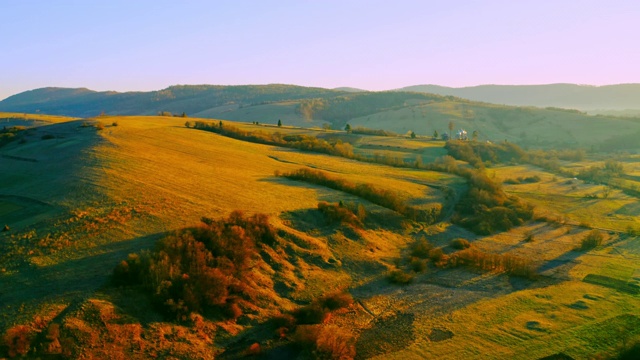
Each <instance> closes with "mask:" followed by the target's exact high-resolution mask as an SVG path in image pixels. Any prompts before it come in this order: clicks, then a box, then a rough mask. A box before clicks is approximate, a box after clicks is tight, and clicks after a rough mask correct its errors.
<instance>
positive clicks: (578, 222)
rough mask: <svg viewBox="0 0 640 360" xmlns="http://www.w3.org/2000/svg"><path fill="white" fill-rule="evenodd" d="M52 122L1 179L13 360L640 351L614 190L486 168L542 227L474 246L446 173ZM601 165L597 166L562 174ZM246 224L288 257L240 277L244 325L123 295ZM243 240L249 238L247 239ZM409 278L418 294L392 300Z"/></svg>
mask: <svg viewBox="0 0 640 360" xmlns="http://www.w3.org/2000/svg"><path fill="white" fill-rule="evenodd" d="M426 105H428V104H425V106H426ZM384 106H390V105H389V104H386V105H384ZM454 110H455V109H449V110H448V111H454ZM395 111H398V110H395ZM8 117H11V118H18V116H17V115H13V114H8ZM28 118H31V116H28ZM38 119H39V120H41V121H48V120H52V122H47V123H46V124H40V123H37V124H36V125H38V126H36V127H35V128H34V129H33V130H29V131H28V132H26V133H25V134H24V141H23V142H22V141H20V142H18V141H16V142H10V143H8V144H6V145H4V146H3V147H0V168H2V169H10V170H9V171H2V172H0V189H1V190H0V219H1V222H2V223H0V226H4V225H5V224H6V225H8V227H9V230H8V231H3V232H0V333H3V334H5V335H4V336H3V338H2V339H3V342H2V344H1V345H0V356H7V355H11V354H12V352H11V351H14V353H15V354H19V353H20V351H21V350H20V349H21V348H20V347H19V346H18V345H20V344H26V345H25V346H26V350H25V352H26V351H30V352H28V354H29V355H30V356H31V355H35V354H36V353H37V354H40V355H49V356H66V357H71V358H82V357H84V358H90V357H93V358H106V357H109V358H134V359H143V358H149V357H161V358H164V357H174V358H213V357H219V358H241V357H244V356H247V355H250V354H260V353H261V354H263V355H265V356H272V357H280V358H282V357H293V356H297V355H300V356H311V355H310V354H313V353H316V354H320V353H323V354H327V353H329V354H334V355H335V354H338V353H339V350H340V351H343V352H342V353H341V354H344V355H345V356H347V355H349V356H353V352H354V351H355V354H356V356H357V358H376V357H377V358H407V357H408V358H424V357H442V358H452V359H453V358H460V357H464V358H487V357H490V358H514V357H516V358H531V359H538V358H542V357H544V356H549V355H553V354H558V353H564V354H567V355H569V356H572V357H574V358H588V357H590V356H593V355H595V354H602V355H603V356H610V355H613V354H614V353H615V351H616V350H615V349H616V347H617V346H618V345H620V344H622V342H623V341H627V340H628V341H632V340H633V339H634V338H635V337H637V336H638V335H640V333H639V329H640V326H638V325H640V319H639V318H638V314H637V309H638V308H640V298H638V294H635V293H633V289H635V287H634V286H636V285H634V284H637V283H638V282H639V281H640V273H638V271H639V269H638V266H637V264H638V260H640V247H638V238H637V236H636V235H633V234H632V233H631V232H627V229H628V228H631V229H634V228H638V229H640V222H639V220H638V216H637V215H638V209H637V208H636V207H634V205H633V204H634V203H635V202H637V198H635V197H633V196H631V195H628V194H625V193H623V192H622V191H620V190H617V189H613V190H611V191H609V192H608V193H607V197H606V198H605V197H603V196H602V191H603V190H602V188H603V187H602V185H597V184H588V183H586V182H583V181H579V182H576V183H573V182H574V181H575V180H574V179H573V178H569V177H565V176H562V175H559V174H555V173H551V172H548V171H545V170H542V169H540V168H537V167H535V166H532V165H510V164H497V165H494V166H493V167H491V168H488V169H487V177H488V178H490V179H493V181H495V182H496V183H502V182H504V181H507V180H508V179H510V178H512V177H531V176H533V175H537V176H539V177H540V178H541V180H540V181H539V182H536V183H522V184H508V183H506V184H505V185H504V189H505V191H506V192H507V193H508V194H510V195H517V196H519V197H521V198H522V199H526V200H527V201H529V202H531V203H533V204H535V205H536V208H535V213H536V218H537V220H533V221H528V222H526V223H524V224H522V225H520V226H516V227H514V228H512V229H511V230H509V231H505V232H500V233H496V234H493V235H488V236H478V235H475V234H472V233H470V232H469V231H467V230H465V229H463V228H461V227H459V226H456V225H453V224H451V222H450V219H451V218H450V212H448V211H446V209H448V208H452V205H454V204H455V202H457V201H458V200H459V197H460V194H463V193H464V192H465V191H466V190H467V185H466V183H467V182H466V181H465V179H463V178H461V177H459V176H455V175H452V174H449V173H446V172H442V171H439V172H435V171H427V170H423V169H416V168H409V167H399V166H394V167H392V166H387V165H381V164H376V163H365V162H360V161H356V160H352V159H345V158H341V157H336V156H330V155H322V154H317V153H313V152H309V151H300V150H296V149H292V148H283V147H277V146H270V145H260V144H256V143H251V142H246V141H241V140H236V139H232V138H229V137H225V136H221V135H219V134H216V133H214V132H209V131H201V130H198V129H194V128H189V127H186V126H185V121H187V120H188V121H196V120H201V119H192V118H188V119H186V120H185V119H183V118H177V117H159V116H102V117H99V118H96V119H92V120H72V119H59V118H53V119H47V118H46V117H40V118H38ZM14 121H18V120H14ZM214 124H216V125H218V124H219V121H218V120H216V121H215V122H214ZM15 125H19V124H18V123H16V124H15ZM31 125H32V124H31ZM234 125H235V126H237V127H239V128H240V129H243V130H245V131H262V132H265V133H271V134H273V133H275V132H281V133H283V134H286V135H289V136H295V135H302V134H304V135H308V136H314V137H318V138H320V139H326V140H327V141H331V142H337V140H340V141H341V143H349V144H351V146H353V148H354V152H355V153H358V154H361V155H364V156H371V157H372V158H375V157H376V154H377V156H378V157H380V158H386V157H389V158H393V157H398V158H400V159H402V160H406V161H407V162H410V161H411V162H412V161H416V160H417V158H418V156H420V157H421V158H422V161H423V162H426V163H430V162H432V161H434V160H436V159H437V158H440V157H441V156H443V155H446V150H445V149H444V148H443V146H444V142H442V141H432V140H430V139H426V138H415V139H411V138H407V137H394V136H369V135H362V134H347V133H346V132H344V131H331V130H319V129H318V130H314V129H299V128H290V127H287V126H283V127H280V128H278V127H276V126H265V125H256V124H251V123H250V122H249V123H235V124H234ZM224 126H228V127H230V126H231V123H230V122H227V121H223V127H224ZM45 135H51V136H45ZM637 160H638V159H637V156H628V157H626V158H624V163H625V174H626V175H627V176H628V177H629V178H625V179H626V180H625V181H630V182H634V181H636V180H637V179H635V177H637V176H636V175H637V174H638V172H640V168H639V167H638V166H637V164H638V161H637ZM438 161H442V160H438ZM600 162H601V160H600V159H595V158H591V157H587V158H585V159H583V161H582V162H580V163H568V162H566V163H565V162H563V167H567V168H568V167H570V166H574V167H578V168H583V167H588V166H592V165H594V164H600ZM453 163H455V164H458V166H460V167H461V168H465V169H466V168H469V166H468V164H466V163H464V162H462V161H458V162H456V161H453ZM301 168H302V169H307V170H313V171H319V172H321V173H322V174H325V176H327V177H331V178H334V179H340V181H341V182H343V183H344V184H350V185H349V186H353V189H358V186H360V187H359V188H360V189H362V188H364V187H367V188H369V189H371V188H373V189H379V190H380V191H383V192H384V193H385V194H390V196H395V197H397V198H398V199H400V200H401V201H403V202H405V203H406V204H409V205H411V206H412V207H416V208H424V207H429V206H433V205H434V204H439V205H441V206H442V207H443V208H444V209H445V211H444V215H445V216H443V218H442V219H441V220H442V221H440V222H438V223H436V224H434V225H430V226H429V225H427V224H424V223H419V222H415V221H410V220H409V219H407V218H405V217H403V216H401V215H400V214H399V213H397V212H395V211H392V210H390V209H389V208H386V207H383V206H381V205H376V204H375V203H373V202H370V201H367V200H366V199H364V198H361V197H358V196H356V195H354V194H361V193H362V192H361V191H360V192H358V191H352V192H345V191H340V190H336V189H334V188H331V187H327V186H323V185H316V184H312V183H310V182H305V181H294V180H290V179H287V178H283V177H281V176H276V175H275V173H276V172H278V173H280V174H282V173H288V172H293V171H296V170H298V169H301ZM569 181H571V183H569ZM574 185H575V187H574ZM593 194H596V195H597V196H595V197H593V196H587V195H593ZM321 202H322V203H323V204H324V205H323V206H320V207H319V206H318V204H319V203H321ZM358 205H359V206H358ZM360 206H361V207H362V210H363V213H362V214H358V215H362V216H360V218H358V220H359V222H345V221H341V220H340V219H339V218H338V220H336V217H332V216H330V215H331V214H330V213H328V212H327V211H330V210H327V209H334V211H335V213H334V214H338V215H339V216H344V214H347V215H348V211H351V210H348V209H351V208H356V209H359V208H360ZM235 210H240V211H243V212H244V213H245V214H247V215H248V216H250V215H253V214H257V213H260V214H266V215H267V216H269V220H268V221H269V225H270V226H272V227H273V229H274V234H275V235H274V237H275V239H274V241H273V242H272V243H258V244H255V254H253V255H252V257H250V261H249V262H248V263H247V264H248V266H246V267H245V268H243V271H245V273H243V276H244V278H243V279H245V280H244V281H246V283H245V286H247V287H248V288H250V289H251V290H253V293H252V294H250V295H247V296H246V297H243V296H240V295H238V296H237V297H236V298H234V299H233V301H234V302H233V304H235V305H234V306H236V307H234V308H233V313H234V314H232V315H233V316H231V317H226V318H220V317H217V315H216V314H215V313H207V312H203V313H201V314H195V313H194V314H188V315H187V316H186V319H183V320H180V319H177V320H176V318H175V317H174V318H169V317H165V316H163V315H162V314H161V312H160V311H158V304H156V303H154V301H155V300H154V299H156V298H157V297H154V294H155V293H157V292H161V290H162V289H161V288H158V289H156V290H157V291H152V292H150V293H149V292H144V291H143V290H142V289H141V287H138V286H135V285H131V284H130V285H126V286H122V285H120V286H116V285H114V284H112V283H110V282H109V278H110V275H111V274H112V272H113V269H114V268H115V267H116V266H117V265H118V264H122V261H123V260H127V261H130V262H131V264H134V263H135V258H136V257H135V256H133V257H132V256H130V254H132V253H136V254H138V255H137V256H140V257H141V258H145V256H146V255H144V254H145V253H144V252H143V250H145V249H154V248H156V247H157V245H156V244H157V243H158V242H159V241H160V240H161V239H164V240H162V243H163V244H167V242H170V241H176V240H175V239H176V237H179V236H178V235H175V234H176V232H179V234H182V235H181V236H185V235H184V234H187V233H188V231H196V230H193V229H198V227H197V226H198V224H199V223H200V221H201V219H202V217H207V218H209V219H210V220H206V219H205V220H206V221H209V222H210V223H211V222H212V221H213V220H215V221H221V220H220V219H225V218H227V217H228V216H229V214H230V213H231V212H232V211H235ZM356 213H358V212H356ZM340 214H342V215H340ZM211 219H212V220H211ZM360 219H362V220H360ZM544 219H551V220H548V221H545V220H544ZM553 219H555V220H553ZM587 219H593V220H592V221H591V223H590V224H586V220H587ZM201 226H202V225H201ZM220 226H222V225H220ZM586 226H590V227H592V228H594V229H596V230H597V231H600V232H602V236H603V243H602V244H601V245H600V246H597V247H595V248H593V249H591V250H589V251H576V249H577V248H579V247H580V243H581V240H582V239H583V238H584V237H585V236H586V234H587V233H588V232H589V231H591V230H592V229H587V228H586ZM213 228H214V229H215V227H213ZM232 231H234V232H235V234H237V235H238V236H239V237H242V236H241V235H242V233H243V231H245V230H242V231H240V230H239V229H238V227H235V228H234V230H232ZM168 239H173V240H168ZM455 239H465V240H466V241H467V242H468V243H469V244H470V246H471V247H470V249H471V250H473V251H479V252H482V253H486V254H495V255H496V256H498V255H500V256H503V257H502V258H503V259H528V261H529V263H530V264H531V265H532V266H534V268H535V270H536V272H537V273H538V278H537V280H529V279H525V278H519V277H514V276H511V275H508V274H507V273H505V271H503V270H501V269H499V268H496V269H494V270H493V271H487V270H486V269H485V270H481V269H480V268H467V267H464V266H460V264H454V262H453V261H452V260H451V259H455V258H456V257H457V256H461V255H460V252H461V251H464V250H460V249H459V248H458V245H455V244H458V243H462V242H460V241H458V242H457V243H455V242H453V240H455ZM165 246H166V245H165ZM425 249H426V250H425ZM164 251H169V252H170V250H167V248H166V247H165V248H164ZM194 253H197V251H195V250H194ZM456 254H457V255H456ZM157 256H158V257H157V258H156V259H160V260H157V262H156V264H162V261H161V259H162V256H161V255H157ZM167 256H168V255H167ZM167 261H168V260H167ZM209 264H211V263H209ZM245 265H246V264H245ZM120 266H122V265H120ZM158 266H159V267H161V266H162V265H158ZM402 274H404V275H405V276H406V277H403V276H401V275H402ZM174 275H175V274H174ZM196 275H197V274H196V273H194V272H189V273H188V274H187V273H184V274H177V275H176V276H173V277H171V279H172V280H173V281H180V279H181V278H182V279H183V281H185V282H187V281H188V280H189V279H190V278H191V276H196ZM234 276H235V275H234ZM402 279H408V281H407V282H408V284H406V285H398V284H394V283H393V281H395V282H399V281H400V280H402ZM390 280H391V281H390ZM629 289H631V290H629ZM230 291H232V292H233V291H234V290H233V289H231V290H230ZM336 291H337V292H340V291H346V292H348V293H349V294H350V296H352V297H353V299H354V301H353V303H351V302H348V305H345V306H346V308H344V309H338V308H339V306H335V308H336V310H332V311H325V310H318V306H320V307H322V306H323V305H318V304H325V305H324V306H329V305H326V304H328V300H327V299H333V298H332V297H331V296H329V295H330V294H331V293H335V292H336ZM630 291H631V292H630ZM238 293H242V292H241V291H238ZM328 294H329V295H328ZM323 295H324V297H323ZM332 296H333V295H332ZM345 303H347V302H345ZM161 305H166V304H161ZM331 306H332V309H333V305H331ZM314 309H315V310H314ZM314 311H318V312H320V313H321V314H322V315H323V317H322V318H321V319H320V321H319V322H320V323H319V324H316V323H314V322H313V321H310V320H309V318H310V317H312V315H317V313H314ZM305 314H306V315H305ZM236 315H237V316H236ZM303 315H304V316H303ZM305 316H306V317H305ZM292 317H293V318H295V319H294V320H292ZM292 321H293V322H295V321H297V322H298V324H297V325H292V324H291V322H292ZM305 321H307V323H305ZM309 323H310V324H309Z"/></svg>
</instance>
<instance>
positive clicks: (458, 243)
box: [451, 239, 471, 250]
mask: <svg viewBox="0 0 640 360" xmlns="http://www.w3.org/2000/svg"><path fill="white" fill-rule="evenodd" d="M451 247H452V248H454V249H458V250H463V249H467V248H469V247H471V243H469V241H467V240H465V239H454V240H453V241H451Z"/></svg>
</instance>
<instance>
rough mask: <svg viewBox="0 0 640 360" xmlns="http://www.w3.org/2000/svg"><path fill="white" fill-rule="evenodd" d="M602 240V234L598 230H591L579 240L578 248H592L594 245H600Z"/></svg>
mask: <svg viewBox="0 0 640 360" xmlns="http://www.w3.org/2000/svg"><path fill="white" fill-rule="evenodd" d="M602 240H604V236H602V233H601V232H600V231H598V230H591V231H589V233H588V234H587V235H586V236H585V237H584V238H583V239H582V241H581V242H580V250H583V251H584V250H589V249H593V248H594V247H596V246H600V245H601V244H602Z"/></svg>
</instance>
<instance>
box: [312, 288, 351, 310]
mask: <svg viewBox="0 0 640 360" xmlns="http://www.w3.org/2000/svg"><path fill="white" fill-rule="evenodd" d="M319 302H320V304H321V305H322V307H324V308H326V309H329V310H330V311H334V310H338V309H342V308H346V307H349V306H350V305H351V304H353V298H352V297H351V294H349V293H347V292H343V291H339V292H334V293H331V294H328V295H325V296H323V297H321V298H320V300H319Z"/></svg>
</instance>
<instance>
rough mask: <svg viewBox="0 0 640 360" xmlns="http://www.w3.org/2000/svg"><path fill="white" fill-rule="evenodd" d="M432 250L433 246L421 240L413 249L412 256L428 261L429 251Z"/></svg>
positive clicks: (425, 240)
mask: <svg viewBox="0 0 640 360" xmlns="http://www.w3.org/2000/svg"><path fill="white" fill-rule="evenodd" d="M431 249H433V244H431V243H430V242H429V241H428V240H427V239H420V240H418V242H416V244H415V245H414V246H413V249H411V256H414V257H419V258H421V259H426V258H428V257H429V251H431Z"/></svg>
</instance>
